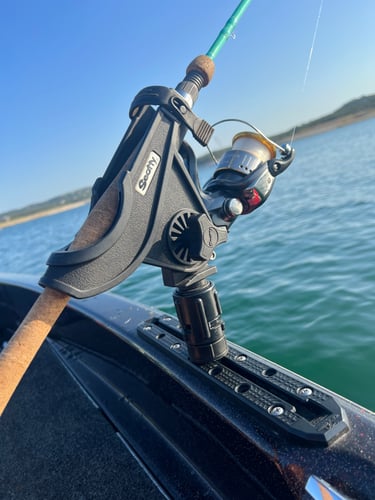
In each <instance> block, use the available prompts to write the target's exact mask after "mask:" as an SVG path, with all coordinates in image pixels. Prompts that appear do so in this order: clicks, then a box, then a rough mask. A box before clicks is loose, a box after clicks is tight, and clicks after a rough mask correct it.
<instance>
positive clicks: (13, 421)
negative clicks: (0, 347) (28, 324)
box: [0, 343, 165, 500]
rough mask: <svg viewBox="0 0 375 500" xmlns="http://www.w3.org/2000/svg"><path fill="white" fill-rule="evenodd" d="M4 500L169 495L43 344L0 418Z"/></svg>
mask: <svg viewBox="0 0 375 500" xmlns="http://www.w3.org/2000/svg"><path fill="white" fill-rule="evenodd" d="M0 460H1V465H0V498H1V499H2V500H10V499H17V500H20V499H22V500H26V499H38V500H41V499H55V500H56V499H60V498H61V499H64V500H65V499H80V500H88V499H106V500H108V499H127V498H132V499H136V498H147V499H154V498H165V497H164V495H163V494H162V493H161V492H160V491H159V490H158V488H157V487H156V486H155V484H154V483H153V481H152V479H151V478H150V477H149V476H148V474H147V473H146V472H145V470H144V469H143V468H142V466H141V465H140V464H139V463H138V462H137V460H136V459H135V458H134V457H133V455H132V454H131V453H130V451H129V450H128V448H127V447H126V446H125V444H124V443H123V442H122V441H121V439H120V438H119V436H118V434H117V433H116V430H115V429H114V428H113V427H112V425H111V424H110V422H109V421H108V420H106V419H105V417H104V415H103V414H102V413H101V411H100V410H99V409H98V408H97V407H96V406H94V404H93V403H92V402H91V401H90V399H89V398H88V397H87V396H86V395H85V394H84V392H83V391H82V390H81V389H80V388H79V386H78V385H77V384H76V382H75V381H74V379H73V378H72V377H71V376H70V375H69V373H68V372H67V371H66V370H65V369H64V368H63V367H62V365H61V363H60V362H59V361H58V359H57V358H56V356H55V354H54V353H53V352H52V351H51V349H50V347H49V345H48V344H47V343H45V344H44V345H43V347H42V349H41V350H40V352H39V354H38V355H37V357H36V359H35V360H34V362H33V363H32V365H31V367H30V369H29V370H28V372H27V374H26V376H25V377H24V379H23V381H22V382H21V385H20V386H19V389H18V390H17V391H16V393H15V395H14V397H13V398H12V400H11V402H10V403H9V405H8V407H7V409H6V410H5V411H4V414H3V416H2V417H1V433H0Z"/></svg>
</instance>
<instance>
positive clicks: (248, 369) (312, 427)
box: [138, 317, 349, 446]
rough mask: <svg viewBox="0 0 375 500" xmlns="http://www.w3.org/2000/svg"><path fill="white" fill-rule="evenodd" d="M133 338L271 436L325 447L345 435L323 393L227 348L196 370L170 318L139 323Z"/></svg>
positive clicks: (342, 419) (342, 418)
mask: <svg viewBox="0 0 375 500" xmlns="http://www.w3.org/2000/svg"><path fill="white" fill-rule="evenodd" d="M138 333H139V335H140V336H141V337H142V338H144V339H146V340H147V341H148V342H150V343H151V344H153V345H154V346H157V348H158V349H160V350H162V351H163V352H164V353H166V354H167V355H168V356H171V357H173V358H175V359H177V360H178V361H179V362H180V363H181V364H182V365H183V366H184V369H185V370H190V371H193V372H195V373H196V374H198V375H199V376H201V377H202V378H204V379H205V380H206V382H207V383H208V384H210V385H211V386H212V387H213V390H216V391H220V392H221V393H222V395H223V398H229V399H232V400H233V399H235V400H236V404H238V403H240V404H242V405H243V406H244V407H245V408H246V409H247V410H249V412H251V414H252V415H253V416H256V417H259V421H260V423H261V424H264V425H266V426H267V427H270V425H271V426H272V427H271V428H273V429H274V430H275V431H276V432H277V431H278V430H282V431H284V433H286V435H287V436H289V437H291V438H295V439H298V440H302V441H304V442H306V443H308V444H310V445H316V446H328V445H330V444H332V443H333V442H335V441H336V440H337V439H338V438H339V437H341V436H342V435H344V434H345V433H346V432H348V431H349V425H348V422H347V418H346V414H345V412H344V410H343V409H342V408H341V407H340V406H339V405H338V403H337V402H336V401H335V399H334V398H333V397H332V396H331V395H330V394H329V393H328V392H325V391H324V390H322V389H321V388H320V387H319V388H318V387H316V386H315V385H313V384H311V385H309V386H307V385H306V381H305V380H304V379H302V378H299V377H298V376H297V375H295V374H293V373H291V372H286V371H279V370H277V369H276V368H275V366H276V365H273V364H272V363H269V364H268V363H266V362H265V361H264V360H263V359H260V358H258V357H257V356H256V355H255V354H252V353H251V355H249V351H246V354H245V353H244V351H241V349H240V348H237V347H236V346H234V345H233V344H230V343H229V350H228V354H227V356H225V357H224V358H222V359H221V360H219V361H212V362H209V363H205V364H200V365H197V364H193V363H191V361H190V360H189V354H188V349H187V346H186V344H185V342H184V333H183V331H182V330H181V328H180V326H179V323H178V321H177V320H176V319H175V318H173V317H164V318H153V319H151V320H148V321H145V322H143V323H141V324H140V325H139V327H138Z"/></svg>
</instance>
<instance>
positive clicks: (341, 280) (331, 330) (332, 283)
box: [0, 119, 375, 410]
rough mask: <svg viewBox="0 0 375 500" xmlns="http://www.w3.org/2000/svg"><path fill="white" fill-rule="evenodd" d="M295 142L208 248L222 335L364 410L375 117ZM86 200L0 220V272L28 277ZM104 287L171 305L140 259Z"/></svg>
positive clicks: (368, 374) (374, 220)
mask: <svg viewBox="0 0 375 500" xmlns="http://www.w3.org/2000/svg"><path fill="white" fill-rule="evenodd" d="M294 146H295V148H296V151H297V156H296V159H295V161H294V163H293V164H292V166H291V167H290V168H289V170H287V171H286V172H285V173H284V174H283V175H282V176H280V177H279V178H278V179H277V182H276V185H275V188H274V191H273V193H272V194H271V196H270V198H269V200H268V201H267V203H266V204H265V205H264V206H262V207H261V208H260V209H258V210H257V211H255V212H254V213H253V214H250V215H248V216H244V217H240V218H239V219H238V220H237V221H236V223H235V224H234V225H233V226H232V229H231V232H230V235H229V241H228V243H226V244H225V245H222V246H221V247H219V248H218V249H217V259H216V265H217V267H218V273H217V275H216V276H214V277H213V281H214V282H215V283H216V287H217V290H218V292H219V295H220V298H221V302H222V307H223V311H224V320H225V322H226V327H227V335H228V338H229V339H230V340H233V341H235V342H237V343H238V344H241V345H243V346H245V347H247V348H249V349H250V350H252V351H255V352H257V353H259V354H261V355H263V356H265V357H268V358H269V359H272V360H273V361H275V362H277V363H280V364H282V365H285V366H286V367H288V368H289V369H291V370H293V371H296V372H298V373H300V374H302V375H304V376H306V377H308V378H311V379H313V380H314V381H316V382H318V383H320V384H322V385H325V386H327V387H329V388H331V389H332V390H334V391H336V392H338V393H340V394H342V395H343V396H346V397H349V398H350V399H353V400H354V401H356V402H358V403H360V404H362V405H364V406H366V407H368V408H370V409H372V410H375V391H374V380H375V364H374V360H375V252H374V241H375V203H374V198H375V197H374V194H375V188H374V186H375V120H373V119H372V120H367V121H364V122H361V123H356V124H353V125H350V126H347V127H344V128H340V129H337V130H333V131H330V132H327V133H324V134H320V135H316V136H314V137H309V138H306V139H301V140H298V141H296V142H295V144H294ZM207 175H208V170H207V169H203V170H202V177H207ZM202 181H203V179H202ZM46 198H48V193H46ZM87 211H88V207H87V206H84V207H80V208H78V209H75V210H71V211H69V212H64V213H60V214H57V215H54V216H50V217H44V218H41V219H38V220H34V221H30V222H27V223H24V224H20V225H17V226H13V227H9V228H5V229H3V230H1V231H0V254H1V262H0V272H12V273H31V274H35V275H36V276H37V277H39V276H40V275H41V274H42V273H43V272H44V269H45V261H46V259H47V257H48V255H49V254H50V253H51V251H53V250H56V249H58V248H60V247H62V246H64V245H65V244H66V243H68V242H70V241H71V240H72V238H73V236H74V234H75V232H76V231H77V230H78V229H79V227H80V226H81V225H82V223H83V221H84V220H85V217H86V215H87ZM114 292H115V293H118V294H121V295H125V296H129V297H131V298H132V299H135V300H137V301H139V302H142V303H145V304H148V305H152V306H155V307H158V308H160V309H162V310H164V311H166V312H169V313H173V312H174V307H173V301H172V292H173V290H171V289H168V288H165V287H163V285H162V280H161V272H160V270H159V269H157V268H153V267H150V266H146V265H143V266H141V267H140V268H139V269H138V270H137V271H136V272H135V273H134V274H133V275H132V276H131V277H130V278H129V279H128V280H127V281H126V282H125V283H123V284H121V285H120V286H118V287H117V288H116V289H115V290H114Z"/></svg>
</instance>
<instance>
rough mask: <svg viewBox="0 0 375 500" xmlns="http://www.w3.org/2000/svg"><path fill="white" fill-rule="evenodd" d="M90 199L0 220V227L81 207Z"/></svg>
mask: <svg viewBox="0 0 375 500" xmlns="http://www.w3.org/2000/svg"><path fill="white" fill-rule="evenodd" d="M89 201H90V200H81V201H76V202H74V203H67V204H66V205H61V206H59V207H54V208H49V209H48V210H42V211H40V212H35V213H34V214H30V215H25V216H23V217H16V218H14V219H10V220H7V221H2V222H0V229H3V228H5V227H10V226H16V225H17V224H23V223H24V222H29V221H31V220H35V219H41V218H42V217H48V216H49V215H55V214H58V213H60V212H66V211H68V210H73V208H78V207H81V206H82V205H86V203H88V202H89Z"/></svg>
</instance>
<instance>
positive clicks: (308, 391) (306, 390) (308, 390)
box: [297, 387, 313, 396]
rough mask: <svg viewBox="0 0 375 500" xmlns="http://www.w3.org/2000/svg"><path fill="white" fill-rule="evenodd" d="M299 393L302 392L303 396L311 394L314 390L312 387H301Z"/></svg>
mask: <svg viewBox="0 0 375 500" xmlns="http://www.w3.org/2000/svg"><path fill="white" fill-rule="evenodd" d="M297 392H298V394H301V395H302V396H311V395H312V393H313V391H312V389H311V388H310V387H300V388H299V389H298V390H297Z"/></svg>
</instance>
